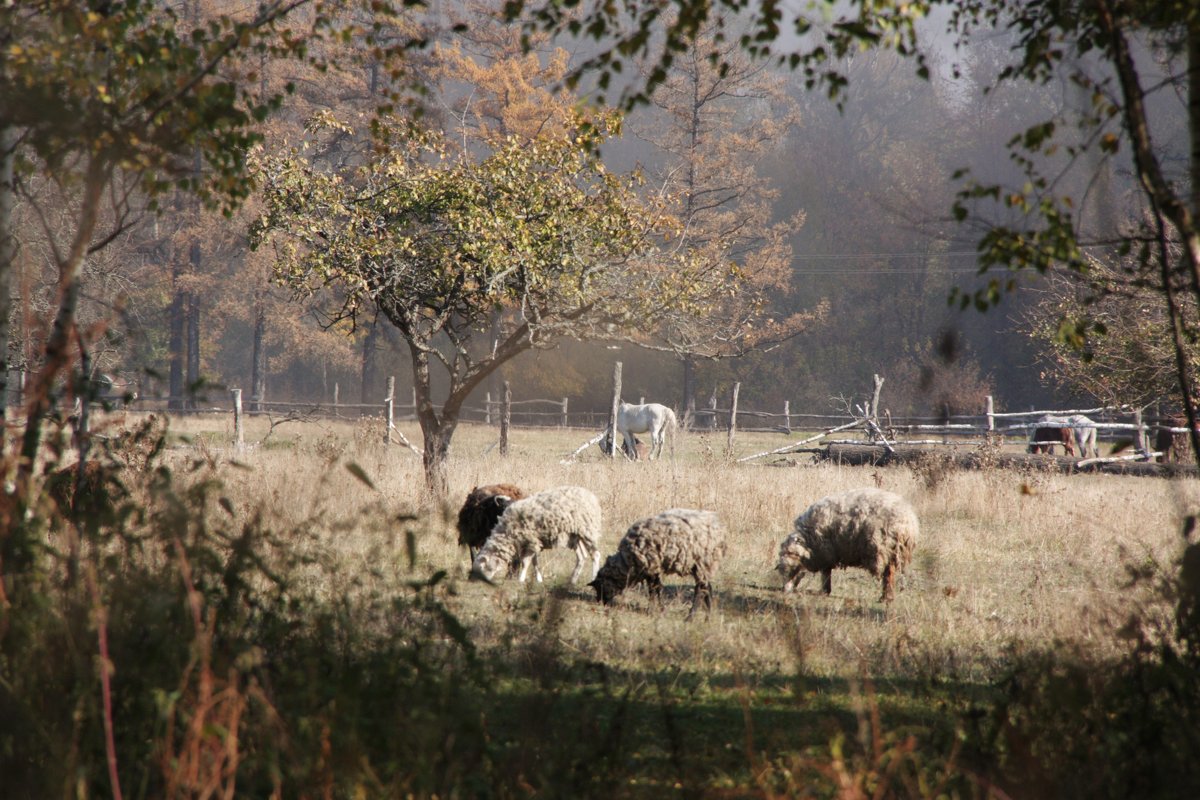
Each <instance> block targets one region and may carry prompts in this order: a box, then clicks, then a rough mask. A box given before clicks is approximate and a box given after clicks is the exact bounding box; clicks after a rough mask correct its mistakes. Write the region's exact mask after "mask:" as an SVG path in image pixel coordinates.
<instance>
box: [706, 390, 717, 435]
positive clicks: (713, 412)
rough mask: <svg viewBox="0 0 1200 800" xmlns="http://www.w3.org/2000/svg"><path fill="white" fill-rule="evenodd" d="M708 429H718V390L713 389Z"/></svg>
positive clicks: (710, 397) (709, 404)
mask: <svg viewBox="0 0 1200 800" xmlns="http://www.w3.org/2000/svg"><path fill="white" fill-rule="evenodd" d="M708 429H709V430H710V431H715V430H716V429H717V390H716V389H713V393H712V394H711V395H709V397H708Z"/></svg>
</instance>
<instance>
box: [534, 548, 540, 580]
mask: <svg viewBox="0 0 1200 800" xmlns="http://www.w3.org/2000/svg"><path fill="white" fill-rule="evenodd" d="M533 574H534V575H535V576H536V577H537V582H538V583H541V582H542V565H541V564H539V563H538V554H537V553H534V554H533Z"/></svg>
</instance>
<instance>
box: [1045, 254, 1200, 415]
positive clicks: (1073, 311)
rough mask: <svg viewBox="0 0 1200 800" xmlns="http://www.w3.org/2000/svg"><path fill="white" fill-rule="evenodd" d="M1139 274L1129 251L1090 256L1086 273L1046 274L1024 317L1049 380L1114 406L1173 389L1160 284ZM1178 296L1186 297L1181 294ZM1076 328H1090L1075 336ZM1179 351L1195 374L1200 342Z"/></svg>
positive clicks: (1173, 371) (1173, 367)
mask: <svg viewBox="0 0 1200 800" xmlns="http://www.w3.org/2000/svg"><path fill="white" fill-rule="evenodd" d="M1142 273H1143V270H1142V269H1141V268H1140V266H1139V265H1138V264H1137V260H1136V259H1135V258H1132V257H1129V258H1126V259H1124V260H1122V261H1118V262H1116V263H1110V262H1108V261H1102V260H1101V259H1099V258H1096V257H1090V258H1088V267H1087V272H1086V273H1085V274H1069V273H1052V274H1051V275H1049V276H1048V279H1047V282H1046V285H1045V286H1044V287H1043V288H1041V289H1040V290H1039V291H1038V296H1039V300H1038V302H1037V304H1036V305H1034V306H1033V307H1032V308H1031V309H1030V311H1029V312H1028V314H1027V315H1026V320H1025V321H1026V325H1027V330H1028V333H1029V335H1030V336H1031V337H1032V338H1033V339H1035V340H1036V341H1037V342H1038V343H1039V344H1040V345H1041V350H1042V353H1043V365H1044V373H1043V374H1044V375H1045V376H1046V377H1047V378H1048V379H1049V380H1051V381H1052V382H1056V383H1059V384H1061V385H1064V386H1066V387H1067V388H1069V389H1070V390H1071V391H1073V392H1081V393H1085V394H1088V395H1090V396H1092V397H1094V398H1096V399H1097V400H1099V401H1101V402H1103V403H1109V404H1113V405H1117V404H1120V403H1133V404H1135V405H1139V406H1144V405H1149V404H1151V403H1154V402H1156V401H1159V400H1161V399H1163V398H1169V397H1174V396H1176V394H1177V392H1176V387H1177V381H1178V371H1177V366H1176V362H1175V348H1174V343H1173V341H1172V338H1171V324H1170V320H1169V319H1168V310H1167V309H1166V308H1165V307H1164V305H1163V303H1162V302H1161V298H1162V295H1163V290H1162V287H1161V286H1160V285H1158V284H1157V283H1145V282H1143V280H1142V279H1141V278H1139V277H1138V276H1139V275H1141V274H1142ZM1180 302H1181V304H1182V303H1187V304H1191V303H1192V302H1193V301H1192V300H1191V298H1189V297H1187V296H1185V297H1183V298H1181V301H1180ZM1186 313H1188V314H1194V313H1195V310H1194V309H1193V308H1190V307H1189V308H1187V309H1186ZM1081 330H1082V331H1089V334H1088V335H1087V336H1085V337H1082V338H1077V337H1078V333H1077V332H1078V331H1081ZM1186 356H1187V361H1188V369H1189V371H1190V372H1191V374H1196V369H1197V367H1200V347H1198V346H1197V344H1196V343H1195V342H1194V341H1189V342H1188V346H1187V349H1186ZM1193 391H1195V387H1193Z"/></svg>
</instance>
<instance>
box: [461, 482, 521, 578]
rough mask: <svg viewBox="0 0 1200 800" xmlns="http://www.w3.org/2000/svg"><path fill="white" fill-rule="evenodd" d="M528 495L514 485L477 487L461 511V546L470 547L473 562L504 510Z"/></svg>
mask: <svg viewBox="0 0 1200 800" xmlns="http://www.w3.org/2000/svg"><path fill="white" fill-rule="evenodd" d="M525 496H526V495H525V492H523V491H521V489H520V488H518V487H516V486H513V485H512V484H511V483H494V484H491V485H489V486H476V487H475V488H474V489H472V490H471V492H470V494H468V495H467V499H466V500H465V501H464V502H463V505H462V508H460V509H459V510H458V543H459V544H461V545H466V547H467V550H468V551H469V552H470V554H471V561H472V562H474V561H475V556H477V555H479V549H480V548H481V547H483V543H484V542H486V541H487V539H488V536H490V535H491V533H492V528H494V527H495V526H496V522H497V520H499V519H500V515H501V514H503V513H504V509H506V508H508V507H509V505H510V504H511V503H513V502H514V501H516V500H523V499H525Z"/></svg>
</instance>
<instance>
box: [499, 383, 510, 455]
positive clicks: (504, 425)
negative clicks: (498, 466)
mask: <svg viewBox="0 0 1200 800" xmlns="http://www.w3.org/2000/svg"><path fill="white" fill-rule="evenodd" d="M510 427H512V388H511V387H510V386H509V385H508V381H505V382H504V405H503V406H501V408H500V455H502V456H506V455H508V429H509V428H510Z"/></svg>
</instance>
